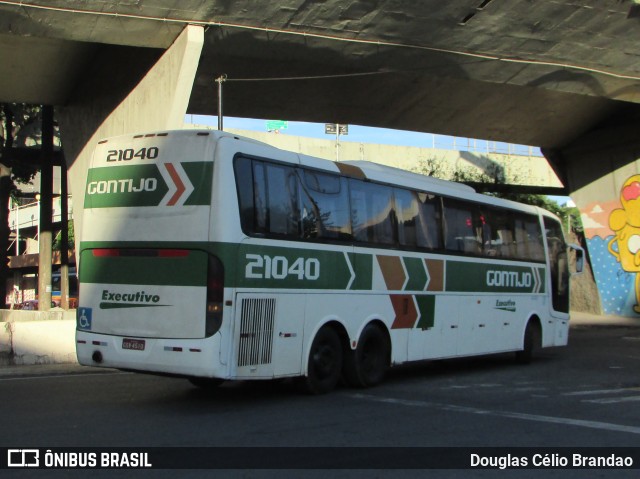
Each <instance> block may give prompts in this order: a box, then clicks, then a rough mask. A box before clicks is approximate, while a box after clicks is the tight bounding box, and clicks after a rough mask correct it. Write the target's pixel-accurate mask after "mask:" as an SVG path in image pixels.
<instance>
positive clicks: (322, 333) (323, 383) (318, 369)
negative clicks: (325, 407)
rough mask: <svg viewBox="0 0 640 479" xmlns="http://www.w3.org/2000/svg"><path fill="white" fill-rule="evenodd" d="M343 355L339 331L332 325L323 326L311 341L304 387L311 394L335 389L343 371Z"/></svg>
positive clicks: (303, 380)
mask: <svg viewBox="0 0 640 479" xmlns="http://www.w3.org/2000/svg"><path fill="white" fill-rule="evenodd" d="M342 356H343V355H342V344H341V343H340V337H339V336H338V333H337V332H336V331H335V330H334V329H333V328H331V327H330V326H324V327H323V328H321V329H320V330H319V331H318V334H316V337H315V338H314V339H313V343H311V349H310V351H309V363H308V366H307V376H306V377H304V378H301V382H302V388H303V389H304V390H305V391H306V392H308V393H310V394H325V393H327V392H329V391H331V390H332V389H334V388H335V387H336V384H338V381H339V380H340V375H341V373H342Z"/></svg>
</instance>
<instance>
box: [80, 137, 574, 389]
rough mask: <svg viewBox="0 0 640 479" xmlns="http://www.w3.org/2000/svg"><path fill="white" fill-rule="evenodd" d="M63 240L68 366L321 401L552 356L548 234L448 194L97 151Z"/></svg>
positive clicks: (533, 212) (551, 236)
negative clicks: (267, 387)
mask: <svg viewBox="0 0 640 479" xmlns="http://www.w3.org/2000/svg"><path fill="white" fill-rule="evenodd" d="M83 222H84V226H83V229H82V231H83V232H82V237H81V244H80V256H79V263H80V266H79V267H80V269H79V278H80V299H79V307H78V319H77V337H76V340H77V354H78V359H79V362H80V363H81V364H84V365H91V366H102V367H110V368H119V369H124V370H132V371H140V372H147V373H156V374H168V375H175V376H182V377H186V378H189V379H190V380H191V381H192V382H193V383H194V384H196V385H199V386H209V385H215V384H218V383H220V382H221V381H223V380H248V379H273V378H285V377H298V378H299V381H300V382H301V384H303V385H304V386H305V387H306V389H308V390H309V391H310V392H313V393H323V392H327V391H329V390H331V389H332V388H334V387H335V385H336V384H337V382H338V381H339V379H340V378H341V377H342V378H344V379H345V380H346V382H347V383H348V384H350V385H353V386H358V387H367V386H373V385H375V384H377V383H379V382H380V381H381V380H382V379H383V377H384V374H385V371H386V370H387V369H388V368H389V367H390V366H392V365H397V364H402V363H406V362H408V361H416V360H424V359H439V358H452V357H460V356H472V355H482V354H489V353H502V352H507V351H514V352H516V356H517V357H518V358H519V359H520V360H521V361H528V360H529V359H530V358H531V355H532V353H533V351H534V350H536V349H537V348H539V347H548V346H563V345H566V344H567V339H568V338H567V336H568V331H569V314H568V312H569V276H570V274H569V267H568V259H567V258H568V254H567V251H568V250H567V245H566V244H565V240H564V238H563V234H562V228H561V224H560V222H559V221H558V219H557V218H556V217H555V216H553V215H552V214H550V213H549V212H547V211H545V210H542V209H539V208H536V207H532V206H526V205H522V204H518V203H514V202H510V201H506V200H501V199H496V198H492V197H488V196H485V195H480V194H477V193H476V192H474V190H473V189H472V188H470V187H467V186H464V185H460V184H456V183H451V182H446V181H442V180H437V179H434V178H430V177H426V176H423V175H419V174H415V173H410V172H407V171H402V170H398V169H395V168H390V167H385V166H381V165H378V164H374V163H369V162H365V161H354V162H347V161H345V162H332V161H327V160H322V159H318V158H313V157H309V156H305V155H301V154H296V153H292V152H287V151H282V150H279V149H276V148H274V147H271V146H268V145H265V144H262V143H259V142H256V141H252V140H249V139H246V138H241V137H238V136H235V135H232V134H229V133H225V132H216V131H198V130H183V131H168V132H159V133H149V134H140V135H128V136H120V137H115V138H109V139H106V140H103V141H101V142H99V144H98V145H97V146H96V149H95V153H94V155H93V159H92V162H91V164H90V167H89V170H88V175H87V182H86V190H85V199H84V216H83Z"/></svg>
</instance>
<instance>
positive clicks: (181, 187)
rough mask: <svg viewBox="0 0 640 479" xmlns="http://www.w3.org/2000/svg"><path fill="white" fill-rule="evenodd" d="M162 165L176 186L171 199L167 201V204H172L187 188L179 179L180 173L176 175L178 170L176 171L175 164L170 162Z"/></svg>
mask: <svg viewBox="0 0 640 479" xmlns="http://www.w3.org/2000/svg"><path fill="white" fill-rule="evenodd" d="M164 166H165V168H166V169H167V171H168V172H169V175H170V176H171V179H172V180H173V182H174V183H175V185H176V188H177V190H176V192H175V193H174V194H173V196H172V197H171V199H170V200H169V201H168V202H167V206H174V205H175V204H176V203H177V202H178V200H179V199H180V197H181V196H182V194H183V193H184V192H185V190H186V189H187V188H186V187H185V186H184V183H183V182H182V180H181V179H180V175H178V172H177V171H176V167H175V166H173V165H172V164H171V163H165V164H164Z"/></svg>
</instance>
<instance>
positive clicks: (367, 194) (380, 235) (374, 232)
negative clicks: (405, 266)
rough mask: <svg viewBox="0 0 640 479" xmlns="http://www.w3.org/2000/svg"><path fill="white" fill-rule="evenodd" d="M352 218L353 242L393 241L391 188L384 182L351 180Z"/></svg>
mask: <svg viewBox="0 0 640 479" xmlns="http://www.w3.org/2000/svg"><path fill="white" fill-rule="evenodd" d="M350 187H351V188H350V190H351V221H352V224H353V236H354V238H355V240H356V241H362V242H366V243H373V244H387V245H389V244H393V243H395V234H394V233H395V231H394V229H395V226H394V216H395V209H394V205H393V190H392V189H391V188H390V187H388V186H384V185H377V184H375V183H366V182H364V181H360V180H353V179H352V180H350Z"/></svg>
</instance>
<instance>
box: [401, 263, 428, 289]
mask: <svg viewBox="0 0 640 479" xmlns="http://www.w3.org/2000/svg"><path fill="white" fill-rule="evenodd" d="M403 261H404V267H405V268H406V269H407V274H408V275H409V281H407V285H406V286H405V287H404V289H405V291H424V290H425V288H426V286H427V279H428V276H427V271H426V269H425V265H424V260H423V259H422V258H403Z"/></svg>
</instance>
